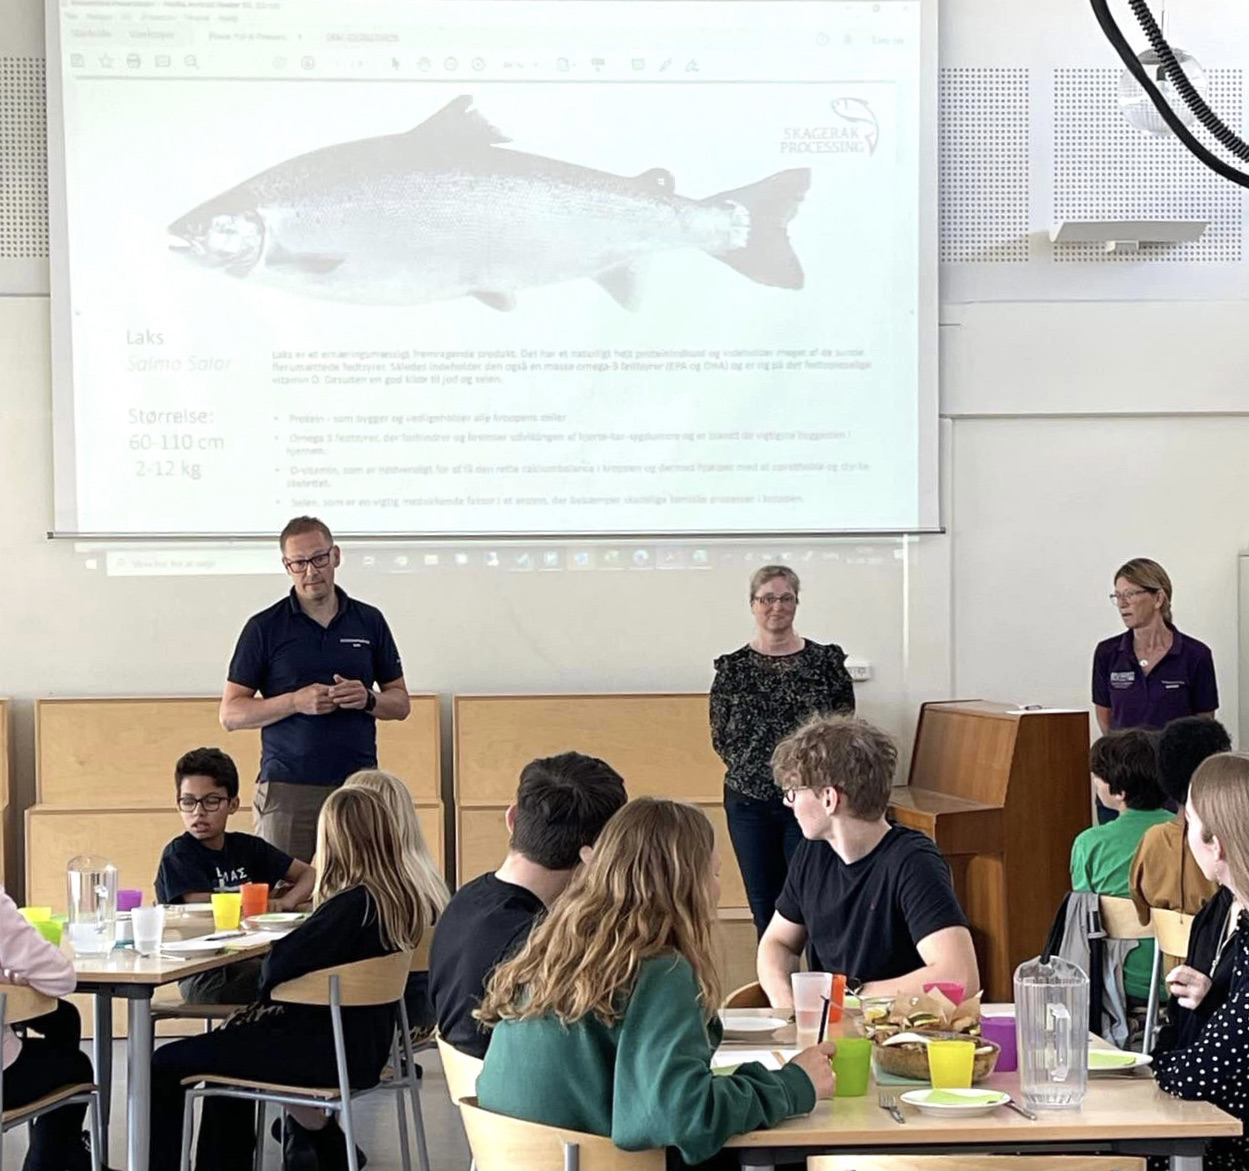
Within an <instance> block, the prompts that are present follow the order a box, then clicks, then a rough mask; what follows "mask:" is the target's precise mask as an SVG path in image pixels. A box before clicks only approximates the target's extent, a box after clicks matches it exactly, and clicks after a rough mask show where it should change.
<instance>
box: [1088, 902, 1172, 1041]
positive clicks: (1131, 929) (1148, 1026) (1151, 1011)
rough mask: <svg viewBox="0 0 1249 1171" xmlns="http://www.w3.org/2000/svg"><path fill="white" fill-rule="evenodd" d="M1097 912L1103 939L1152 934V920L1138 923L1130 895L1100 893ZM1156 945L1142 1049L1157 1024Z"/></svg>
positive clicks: (1138, 919) (1147, 937)
mask: <svg viewBox="0 0 1249 1171" xmlns="http://www.w3.org/2000/svg"><path fill="white" fill-rule="evenodd" d="M1097 907H1098V910H1099V912H1100V913H1101V919H1102V930H1103V931H1104V932H1105V933H1106V938H1107V939H1149V940H1152V939H1153V937H1154V928H1153V924H1152V923H1145V924H1142V923H1141V920H1140V916H1139V915H1137V913H1136V904H1135V903H1134V902H1132V900H1131V899H1121V898H1117V897H1116V896H1114V895H1101V896H1099V898H1098V900H1097ZM1158 968H1159V961H1158V948H1157V947H1155V948H1154V960H1153V974H1152V976H1151V977H1150V981H1149V1002H1148V1003H1147V1004H1146V1006H1145V1033H1144V1051H1145V1052H1146V1053H1148V1052H1149V1046H1150V1043H1151V1041H1152V1039H1153V1035H1154V1030H1155V1028H1157V1025H1158V987H1159V980H1158Z"/></svg>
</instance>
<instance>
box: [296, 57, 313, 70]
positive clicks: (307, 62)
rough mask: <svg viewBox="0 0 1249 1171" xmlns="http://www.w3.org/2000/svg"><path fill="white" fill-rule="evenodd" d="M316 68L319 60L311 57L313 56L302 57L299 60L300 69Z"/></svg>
mask: <svg viewBox="0 0 1249 1171" xmlns="http://www.w3.org/2000/svg"><path fill="white" fill-rule="evenodd" d="M316 67H317V59H316V58H315V57H311V56H308V57H300V59H299V68H300V69H315V68H316Z"/></svg>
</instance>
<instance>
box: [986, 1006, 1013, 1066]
mask: <svg viewBox="0 0 1249 1171" xmlns="http://www.w3.org/2000/svg"><path fill="white" fill-rule="evenodd" d="M980 1036H981V1037H983V1038H984V1039H985V1040H986V1041H995V1042H996V1043H997V1044H998V1045H999V1046H1001V1049H1002V1051H1001V1053H999V1054H998V1057H997V1065H995V1066H994V1067H993V1068H994V1071H995V1072H997V1073H1010V1072H1011V1071H1012V1070H1015V1069H1018V1068H1019V1049H1018V1048H1017V1045H1016V1041H1015V1018H1014V1017H1013V1016H984V1017H981V1018H980Z"/></svg>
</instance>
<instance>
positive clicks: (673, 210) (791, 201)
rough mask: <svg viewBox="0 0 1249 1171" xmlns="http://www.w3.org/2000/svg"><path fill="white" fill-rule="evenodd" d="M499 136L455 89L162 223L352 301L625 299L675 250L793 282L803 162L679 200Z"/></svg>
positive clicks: (247, 263)
mask: <svg viewBox="0 0 1249 1171" xmlns="http://www.w3.org/2000/svg"><path fill="white" fill-rule="evenodd" d="M509 142H510V139H509V138H508V137H507V136H506V135H504V134H502V133H500V132H499V131H498V130H497V129H495V127H493V126H492V125H490V123H489V122H487V121H486V119H485V118H484V117H482V115H481V114H479V113H478V112H477V111H476V110H475V109H473V103H472V98H471V97H470V96H468V95H464V96H461V97H458V98H456V99H455V100H454V101H452V102H450V103H449V104H448V105H446V106H444V107H443V108H442V109H441V110H438V111H437V112H435V113H434V114H432V115H431V116H430V117H429V118H427V119H426V120H425V121H424V122H422V123H421V124H420V125H418V126H417V127H415V128H414V129H412V130H409V131H407V132H406V133H401V134H390V135H385V136H382V137H379V138H368V139H359V140H356V141H353V142H341V143H335V144H333V145H330V146H325V147H322V148H320V149H319V150H314V151H311V152H310V153H308V154H304V155H300V156H297V157H295V158H291V159H286V160H284V161H282V162H279V163H277V164H276V165H275V166H272V167H270V168H269V169H268V170H266V171H262V172H261V173H260V174H258V175H254V176H252V177H251V178H250V179H247V180H245V181H244V182H242V183H240V184H238V185H237V186H234V187H231V188H229V189H228V190H225V191H222V192H220V193H219V194H217V195H215V196H213V197H212V198H210V199H209V200H207V201H206V202H205V203H202V204H201V205H200V206H199V207H196V208H194V209H192V210H191V211H189V212H187V213H186V214H185V215H183V216H182V217H180V218H179V219H177V220H175V221H174V222H173V223H172V224H170V225H169V229H168V231H169V233H170V236H171V240H170V247H171V248H172V249H173V250H174V251H176V252H179V253H181V254H182V255H183V256H184V257H185V258H186V259H188V260H190V261H192V262H193V263H194V264H196V265H198V266H200V267H202V268H208V269H217V270H220V271H223V272H224V273H226V274H228V275H229V276H231V277H233V278H235V279H239V280H244V279H246V280H250V281H259V282H263V283H265V284H268V285H271V286H276V287H279V288H282V289H284V290H285V291H287V292H289V293H294V294H296V295H298V296H303V297H318V298H323V299H326V300H332V301H343V302H352V303H355V304H371V305H419V304H424V303H428V302H431V301H447V300H452V299H454V298H458V297H474V298H476V299H477V300H478V301H480V302H481V303H482V304H484V305H486V306H489V307H490V308H492V309H496V310H509V309H512V308H513V307H514V306H515V304H516V295H517V293H521V292H523V291H525V290H527V289H532V288H538V287H541V286H545V285H555V284H561V283H563V282H566V281H575V280H581V279H588V280H591V281H594V282H596V283H597V284H598V285H599V286H600V287H601V288H602V289H603V290H604V291H605V292H606V293H607V294H608V295H609V296H611V297H612V298H613V299H614V300H615V301H616V302H617V303H618V304H620V305H621V306H622V307H623V308H626V309H636V308H638V307H639V305H640V303H641V295H642V284H643V276H644V273H645V269H646V266H647V262H648V261H649V259H650V258H651V257H652V256H653V255H655V254H658V253H663V252H669V251H675V250H682V249H688V250H693V251H698V252H702V253H704V254H706V255H707V256H709V257H711V258H713V259H714V260H717V261H719V262H721V263H722V264H724V265H725V266H726V267H728V268H731V269H734V270H735V271H736V272H738V273H740V274H741V275H742V276H744V277H746V278H747V279H748V280H751V281H754V282H756V283H757V284H761V285H770V286H772V287H774V288H780V289H790V290H796V289H801V288H802V287H803V281H804V277H803V270H802V265H801V263H800V262H799V259H798V256H797V255H796V254H795V252H794V250H793V247H792V245H791V243H790V239H789V224H790V222H791V221H792V220H793V218H794V217H795V215H797V214H798V211H799V208H800V206H801V204H802V202H803V199H804V197H805V196H806V194H807V190H808V188H809V186H810V183H811V172H810V170H809V169H807V168H799V169H794V170H788V171H780V172H777V173H776V174H773V175H769V176H766V177H764V178H760V179H757V180H755V181H754V182H753V183H748V184H747V185H746V186H744V187H736V188H733V189H732V190H727V191H720V192H718V193H716V194H713V195H706V194H703V193H699V195H698V196H694V197H687V196H684V195H678V194H677V191H676V180H675V179H674V178H673V176H672V175H671V174H670V173H669V172H668V171H666V170H663V169H661V168H655V169H652V170H649V171H646V172H645V173H643V174H640V175H619V174H612V173H608V172H605V171H597V170H591V169H590V168H588V167H584V166H581V165H579V164H577V163H573V162H568V161H565V160H562V159H552V158H544V157H541V156H538V155H531V154H526V153H524V152H523V151H520V150H516V149H514V148H510V147H509V146H508V145H507V144H508V143H509Z"/></svg>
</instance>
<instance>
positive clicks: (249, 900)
mask: <svg viewBox="0 0 1249 1171" xmlns="http://www.w3.org/2000/svg"><path fill="white" fill-rule="evenodd" d="M239 898H240V899H241V900H242V913H243V918H244V919H249V918H251V916H252V915H263V914H264V913H265V912H266V911H267V910H268V909H269V884H268V883H267V882H245V883H243V885H242V886H240V887H239Z"/></svg>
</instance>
